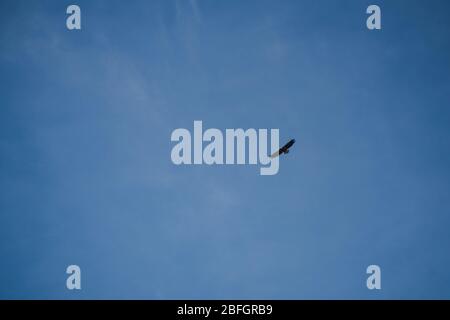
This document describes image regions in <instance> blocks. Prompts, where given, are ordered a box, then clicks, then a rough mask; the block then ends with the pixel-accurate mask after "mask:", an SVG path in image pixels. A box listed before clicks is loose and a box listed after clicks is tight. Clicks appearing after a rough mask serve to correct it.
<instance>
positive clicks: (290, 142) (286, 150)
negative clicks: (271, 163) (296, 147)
mask: <svg viewBox="0 0 450 320" xmlns="http://www.w3.org/2000/svg"><path fill="white" fill-rule="evenodd" d="M294 143H295V139H292V140H290V141H289V142H288V143H286V144H285V145H284V146H282V147H281V148H280V149H279V150H278V151H277V152H274V153H273V154H272V155H271V156H270V157H271V158H276V157H278V156H279V155H282V154H283V153H289V148H290V147H292V145H293V144H294Z"/></svg>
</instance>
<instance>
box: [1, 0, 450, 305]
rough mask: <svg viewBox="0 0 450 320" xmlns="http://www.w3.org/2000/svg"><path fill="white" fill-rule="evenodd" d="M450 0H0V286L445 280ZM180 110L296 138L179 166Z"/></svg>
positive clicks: (47, 291)
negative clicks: (70, 277)
mask: <svg viewBox="0 0 450 320" xmlns="http://www.w3.org/2000/svg"><path fill="white" fill-rule="evenodd" d="M72 3H76V4H78V5H79V6H80V7H81V14H82V30H80V31H68V30H67V29H66V17H67V15H66V8H67V6H68V5H70V4H72ZM370 4H378V5H379V6H380V7H381V10H382V30H379V31H369V30H368V29H367V28H366V18H367V14H366V8H367V6H368V5H370ZM449 10H450V2H448V1H438V0H435V1H425V0H422V1H411V0H408V1H363V0H361V1H356V0H355V1H337V0H336V1H325V0H320V1H317V0H310V1H297V0H295V1H265V0H258V1H256V0H255V1H237V0H234V1H194V0H192V1H188V0H186V1H181V0H180V1H118V0H116V1H113V0H108V1H101V0H89V1H81V0H77V1H73V2H72V1H70V2H69V1H44V0H39V1H24V0H22V1H16V0H6V1H1V2H0V298H3V299H5V298H27V299H36V298H39V299H49V298H58V299H72V298H81V299H87V298H100V299H105V298H114V299H115V298H125V299H183V298H189V299H195V298H210V299H216V298H225V299H226V298H254V299H258V298H268V299H305V298H307V299H309V298H325V299H330V298H332V299H344V298H361V299H379V298H385V299H389V298H399V299H404V298H450V270H449V265H450V248H449V246H450V233H449V226H450V197H449V190H450V166H449V163H450V126H449V123H450V110H449V108H450V37H449V33H450V21H449V19H448V15H449V12H450V11H449ZM194 120H202V121H203V125H204V127H205V128H211V127H214V128H219V129H222V130H225V129H226V128H279V129H280V138H281V141H280V143H283V142H286V141H287V140H288V139H290V138H295V139H296V141H297V142H296V144H295V145H294V147H293V148H292V150H291V153H289V155H287V156H285V157H282V158H281V159H280V171H279V173H278V174H277V175H275V176H261V175H259V166H255V165H245V166H237V165H229V166H206V165H203V166H175V165H174V164H172V162H171V158H170V152H171V148H172V146H173V145H174V144H173V143H172V142H171V141H170V134H171V132H172V131H173V130H174V129H176V128H188V129H190V130H192V127H193V121H194ZM71 264H76V265H79V266H80V267H81V272H82V290H81V291H69V290H67V289H66V277H67V275H66V273H65V271H66V267H67V266H68V265H71ZM371 264H377V265H379V266H380V267H381V272H382V289H381V290H379V291H377V290H373V291H371V290H368V289H367V287H366V278H367V275H366V268H367V266H369V265H371Z"/></svg>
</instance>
